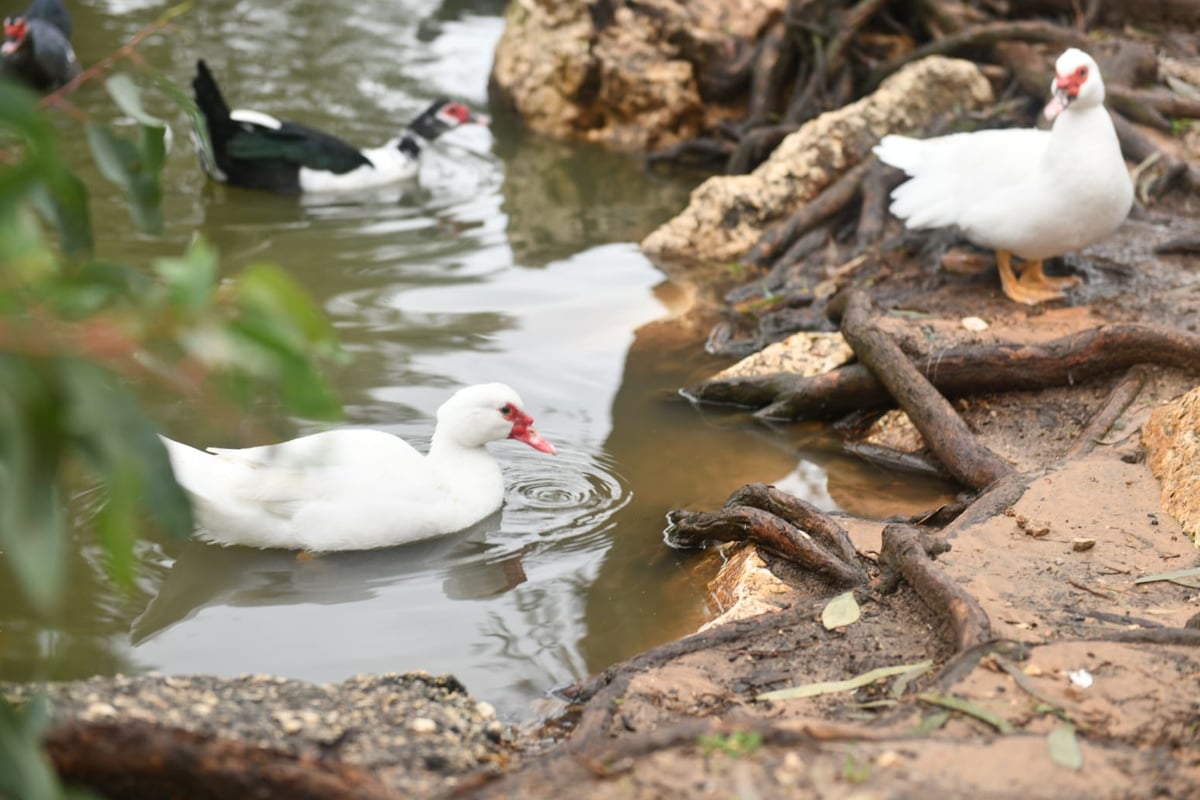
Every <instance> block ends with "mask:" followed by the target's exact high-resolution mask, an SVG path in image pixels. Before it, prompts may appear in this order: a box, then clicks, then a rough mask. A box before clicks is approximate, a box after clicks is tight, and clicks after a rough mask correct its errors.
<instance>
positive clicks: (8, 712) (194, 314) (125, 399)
mask: <svg viewBox="0 0 1200 800" xmlns="http://www.w3.org/2000/svg"><path fill="white" fill-rule="evenodd" d="M157 80H158V81H159V89H160V90H161V91H162V93H163V94H164V95H165V96H166V97H168V98H169V99H170V100H172V101H174V102H175V103H177V104H179V105H180V106H181V107H182V108H183V109H184V111H185V113H187V114H188V115H189V116H190V117H192V118H193V119H194V118H195V113H196V112H195V109H194V107H193V106H191V101H190V99H189V98H187V96H186V95H185V94H184V93H183V92H181V91H180V90H179V89H178V88H177V87H174V86H172V85H170V84H169V83H168V82H165V79H161V78H158V79H157ZM106 87H107V89H108V91H109V94H110V95H111V97H112V98H113V100H114V102H115V103H116V105H117V106H118V107H119V108H120V110H121V111H122V112H123V113H124V114H125V115H127V116H129V117H131V118H133V119H134V120H135V121H136V122H137V135H136V139H130V138H126V137H124V136H122V135H119V134H117V133H115V132H114V131H113V130H112V129H111V128H109V127H107V126H105V125H103V124H100V123H97V122H93V121H87V122H85V123H83V124H85V125H86V126H87V131H86V133H87V142H88V145H89V147H90V149H91V152H92V157H93V158H94V160H95V161H96V164H97V166H98V167H99V169H100V172H101V174H102V175H104V177H105V178H106V179H107V180H109V181H112V182H113V183H114V184H116V185H117V186H119V187H120V188H121V189H122V190H123V191H124V193H125V195H126V197H127V199H128V204H129V209H130V213H131V215H132V217H133V219H134V221H135V223H136V224H137V225H138V227H139V228H140V229H141V230H143V231H144V232H146V233H151V234H153V233H158V232H160V231H161V230H162V225H163V220H162V210H161V203H160V200H161V197H162V185H161V172H162V167H163V164H164V161H165V153H166V124H165V123H164V122H163V121H162V120H160V119H159V118H157V117H155V116H153V115H151V114H149V113H148V112H146V110H145V109H144V107H143V105H142V101H141V94H140V91H139V89H138V86H137V85H136V84H135V82H134V81H133V80H131V79H130V78H128V77H127V76H124V75H121V74H117V75H113V76H112V77H110V78H108V79H107V81H106ZM341 357H342V355H341V351H340V350H339V349H338V347H337V344H336V341H335V338H334V336H333V332H332V328H331V327H330V325H329V324H328V323H327V322H326V321H325V319H324V318H323V316H322V315H321V313H320V311H319V310H318V309H317V308H316V307H315V306H314V305H313V303H312V302H311V301H310V300H309V299H308V298H307V296H306V295H305V293H304V292H303V291H302V290H301V289H300V288H299V287H297V286H296V285H295V284H294V283H293V282H292V281H291V280H290V278H288V276H287V275H286V273H285V272H283V271H282V270H280V269H279V268H277V267H273V266H270V265H266V264H261V265H255V266H251V267H249V268H248V269H246V270H245V271H243V272H242V273H241V274H239V275H237V276H236V277H233V278H226V279H224V280H223V279H222V278H221V277H220V268H219V261H218V255H217V253H216V252H215V250H214V249H213V248H212V247H211V246H210V245H209V244H207V243H206V242H205V241H204V240H202V239H199V238H197V239H195V240H194V241H193V242H192V244H191V245H190V246H189V247H188V249H187V250H186V252H184V253H181V254H180V255H178V256H176V257H173V258H164V259H159V260H157V261H155V262H154V263H152V264H148V265H142V264H124V263H113V262H111V261H103V260H97V259H96V258H94V256H93V236H92V229H91V224H90V221H89V214H88V192H87V189H86V187H85V186H84V185H83V183H82V182H81V181H80V180H79V179H78V178H77V177H76V176H75V175H74V174H73V173H72V172H71V170H70V169H69V168H68V167H67V166H66V163H65V161H64V160H63V159H62V158H61V154H60V145H59V141H58V136H57V133H56V130H55V128H54V126H53V125H52V124H51V123H50V122H49V120H48V119H47V117H46V116H45V114H44V113H43V112H42V111H41V110H40V109H39V108H38V99H37V98H36V97H35V96H34V95H32V94H30V93H29V92H28V91H26V90H25V89H24V88H22V87H19V86H17V85H15V84H12V83H10V82H8V81H6V80H4V79H0V386H3V391H2V392H0V568H2V569H3V570H5V571H6V572H8V573H9V574H10V575H11V576H12V578H13V579H14V580H15V581H16V582H17V585H18V586H19V588H20V589H21V591H22V593H23V594H24V595H25V596H27V597H28V598H29V600H30V602H31V604H32V605H33V606H34V607H35V608H36V609H38V610H39V612H41V613H45V614H49V613H52V612H53V611H54V609H55V607H56V604H57V603H58V601H59V600H60V598H61V597H62V596H63V589H64V582H65V581H66V580H68V576H67V574H66V573H67V568H66V565H67V563H68V562H67V555H68V550H67V548H68V547H70V538H69V525H68V515H67V511H66V504H65V500H66V498H67V496H68V491H69V489H68V480H67V476H69V475H76V474H78V472H79V469H80V468H82V469H83V470H85V471H86V473H88V474H90V475H91V476H92V477H93V478H94V479H95V480H97V481H98V482H99V483H100V484H101V485H102V487H103V488H104V491H105V497H106V499H105V501H104V503H103V505H102V507H101V509H100V511H99V512H98V513H97V515H96V517H95V519H93V520H91V525H90V529H91V531H92V532H93V533H94V535H95V536H96V538H97V540H98V541H99V543H100V544H101V546H102V549H103V550H104V552H105V554H106V556H107V558H106V561H107V563H108V565H109V570H110V573H111V575H112V576H113V578H114V579H115V580H117V581H119V582H123V583H126V584H128V583H130V582H131V581H132V579H133V571H134V546H135V543H136V540H137V539H138V537H139V535H140V532H141V531H143V530H145V529H146V526H147V525H154V526H156V527H157V528H158V529H159V530H161V531H162V532H164V533H166V534H169V535H175V536H181V537H185V536H188V535H190V533H191V527H192V518H191V512H190V509H189V507H188V503H187V498H186V496H185V495H184V493H183V491H182V490H181V489H180V488H179V486H178V485H177V484H176V483H175V480H174V478H173V476H172V474H171V470H170V466H169V462H168V460H167V455H166V451H165V450H164V448H163V446H162V444H161V442H160V441H159V439H158V436H157V430H156V426H155V424H154V421H153V420H152V419H151V418H150V417H149V416H148V415H147V413H146V412H145V410H144V409H143V408H142V407H141V405H140V403H139V402H138V399H137V397H136V395H135V393H134V392H133V391H132V390H131V386H132V385H134V384H138V383H141V384H158V385H162V386H166V387H168V388H170V389H172V390H174V391H177V392H180V393H182V394H183V395H184V396H187V397H191V398H195V399H211V396H222V397H231V398H232V399H233V400H234V401H237V402H241V403H243V404H246V403H249V402H250V400H252V399H253V398H254V397H256V396H259V395H261V394H262V393H264V392H269V393H270V394H271V395H272V396H274V397H277V398H278V399H279V400H280V402H281V403H282V405H283V406H284V407H285V408H286V409H287V410H289V411H292V412H296V413H299V414H303V415H305V416H308V417H315V418H333V417H336V416H337V415H338V414H340V405H339V403H338V401H337V398H336V397H335V395H334V393H333V391H332V390H331V388H330V387H329V385H328V384H327V382H326V381H325V380H324V379H323V378H322V377H321V373H320V371H319V368H318V364H319V363H320V362H322V361H328V360H336V359H340V358H341ZM45 725H46V713H45V710H44V708H42V706H41V705H39V704H37V703H34V704H29V705H27V706H26V707H25V708H24V709H21V710H20V711H18V710H16V709H13V708H11V707H9V706H7V705H6V704H5V703H4V702H3V700H2V699H0V796H9V797H13V798H50V797H64V796H68V795H65V794H63V793H62V791H61V790H60V788H59V787H58V786H57V782H56V781H55V780H54V776H53V772H52V771H51V770H50V767H49V766H48V764H47V763H46V762H45V760H44V758H43V757H42V756H41V753H40V745H39V744H38V742H39V740H40V736H41V734H42V732H43V731H44V729H45Z"/></svg>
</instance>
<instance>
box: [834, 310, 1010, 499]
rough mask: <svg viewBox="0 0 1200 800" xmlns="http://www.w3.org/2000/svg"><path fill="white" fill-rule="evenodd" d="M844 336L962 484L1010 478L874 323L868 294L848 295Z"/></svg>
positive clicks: (1002, 464)
mask: <svg viewBox="0 0 1200 800" xmlns="http://www.w3.org/2000/svg"><path fill="white" fill-rule="evenodd" d="M842 334H843V335H844V336H845V337H846V341H847V342H849V343H850V346H851V347H852V348H854V352H855V354H856V355H857V356H858V358H859V360H860V361H862V362H863V363H864V364H865V365H866V366H867V367H868V368H869V369H870V370H871V372H872V373H874V374H875V377H876V378H878V379H879V381H880V383H882V384H883V385H884V386H886V387H887V389H888V393H889V394H890V395H891V396H892V397H893V398H895V400H896V402H897V403H899V405H900V407H901V408H903V409H904V412H905V413H906V414H908V417H909V419H911V420H912V421H913V424H914V425H916V427H917V430H919V431H920V432H921V436H922V437H924V439H925V442H926V444H928V445H929V449H930V450H932V451H933V453H934V455H936V456H937V457H938V460H939V461H941V462H942V464H943V465H944V466H945V467H946V470H947V471H948V472H949V473H950V474H951V475H953V476H954V477H955V478H956V479H957V480H958V481H960V482H961V483H962V484H963V485H965V486H969V487H971V488H972V489H982V488H984V487H985V486H987V485H989V484H991V483H994V482H995V481H997V480H999V479H1001V478H1004V477H1006V476H1008V475H1010V474H1012V472H1013V468H1012V465H1010V464H1009V463H1008V462H1007V461H1005V460H1003V459H1002V458H1000V457H999V456H997V455H996V454H995V453H993V452H992V451H990V450H988V449H987V448H986V447H984V446H983V445H981V444H979V442H978V441H977V440H976V439H975V435H974V434H973V433H971V430H970V428H968V427H967V424H966V423H965V422H963V420H962V418H961V417H960V416H959V415H958V412H956V411H955V410H954V407H953V406H951V405H950V402H949V401H948V400H946V398H945V397H943V396H942V395H940V394H939V393H938V391H937V389H935V388H934V387H933V385H932V384H931V383H930V382H929V381H928V380H927V379H926V378H925V376H924V375H922V374H921V372H920V371H919V370H918V369H917V368H916V367H914V366H913V365H912V362H910V361H909V360H908V356H906V355H905V354H904V352H903V351H902V350H901V349H900V345H898V344H896V342H895V341H893V340H892V339H891V338H890V337H889V336H888V335H887V334H886V333H884V332H883V331H881V330H880V329H879V328H878V327H877V326H876V325H875V320H874V311H873V308H872V304H871V300H870V298H869V297H868V296H867V295H866V294H865V293H863V292H854V293H853V294H852V295H851V296H850V298H849V301H848V303H847V305H846V315H845V316H844V317H843V318H842Z"/></svg>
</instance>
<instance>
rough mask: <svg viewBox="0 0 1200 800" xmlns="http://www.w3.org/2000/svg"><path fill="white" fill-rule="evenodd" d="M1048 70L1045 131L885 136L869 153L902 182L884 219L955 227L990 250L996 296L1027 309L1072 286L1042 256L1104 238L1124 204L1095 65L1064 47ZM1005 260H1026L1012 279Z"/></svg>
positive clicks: (1124, 184) (1125, 193) (1126, 188)
mask: <svg viewBox="0 0 1200 800" xmlns="http://www.w3.org/2000/svg"><path fill="white" fill-rule="evenodd" d="M1055 72H1056V75H1055V78H1054V82H1053V84H1052V85H1051V92H1052V93H1053V95H1054V96H1053V98H1052V99H1051V101H1050V103H1049V104H1048V105H1047V106H1046V110H1045V114H1046V117H1047V118H1048V119H1052V120H1054V126H1053V128H1052V129H1051V130H1049V131H1042V130H1036V129H1006V130H988V131H977V132H975V133H956V134H951V135H949V136H941V137H937V138H934V139H924V140H921V139H910V138H907V137H904V136H885V137H883V140H882V141H880V143H879V145H878V146H877V147H876V148H875V153H876V155H878V156H879V159H880V160H881V161H883V162H884V163H886V164H890V165H892V166H893V167H898V168H900V169H902V170H904V172H905V173H907V174H908V175H909V176H911V178H910V180H908V181H906V182H905V183H903V184H901V185H900V186H898V187H897V188H896V190H895V191H894V192H892V206H891V210H892V213H893V214H895V215H896V216H898V217H900V218H901V219H904V220H905V224H906V225H907V226H908V227H909V228H937V227H941V226H943V225H957V226H958V227H959V228H960V229H962V232H963V233H964V235H965V236H966V237H967V239H969V240H971V241H972V242H974V243H975V244H977V245H980V246H981V247H988V248H991V249H993V250H995V251H996V263H997V266H998V267H999V269H1000V282H1001V284H1002V286H1003V288H1004V293H1005V294H1006V295H1008V296H1009V297H1010V298H1012V299H1013V300H1016V301H1017V302H1021V303H1027V304H1030V305H1033V304H1035V303H1041V302H1044V301H1046V300H1053V299H1057V298H1060V297H1063V291H1062V290H1063V289H1064V288H1066V287H1068V286H1073V285H1075V284H1076V283H1078V278H1074V277H1070V278H1049V277H1047V276H1046V275H1045V273H1043V272H1042V260H1043V259H1046V258H1050V257H1051V256H1057V255H1062V254H1063V253H1068V252H1071V251H1074V250H1078V249H1080V248H1082V247H1086V246H1088V245H1090V244H1092V243H1094V242H1097V241H1099V240H1101V239H1103V238H1104V237H1106V236H1108V235H1109V234H1110V233H1112V232H1113V231H1114V230H1116V229H1117V227H1118V226H1119V225H1120V224H1121V222H1123V221H1124V219H1125V217H1126V215H1128V213H1129V209H1130V207H1131V205H1132V204H1133V184H1132V182H1131V181H1130V179H1129V173H1128V171H1127V170H1126V168H1125V161H1124V159H1123V158H1122V157H1121V148H1120V145H1119V144H1118V142H1117V134H1116V131H1115V130H1114V129H1113V124H1112V118H1111V117H1109V115H1108V112H1107V111H1106V110H1105V108H1104V81H1103V79H1102V78H1101V77H1100V69H1099V68H1098V67H1097V66H1096V62H1095V61H1093V60H1092V58H1091V56H1089V55H1088V54H1087V53H1084V52H1083V51H1082V50H1077V49H1075V48H1071V49H1070V50H1067V51H1066V52H1065V53H1063V54H1062V55H1061V56H1059V58H1058V61H1057V62H1056V64H1055ZM1013 254H1016V255H1018V256H1020V257H1021V258H1024V259H1026V260H1027V261H1028V262H1029V263H1028V264H1026V266H1025V268H1024V270H1023V272H1022V274H1021V277H1020V278H1019V279H1018V278H1017V277H1016V276H1015V275H1014V274H1013V271H1012V265H1011V258H1012V255H1013Z"/></svg>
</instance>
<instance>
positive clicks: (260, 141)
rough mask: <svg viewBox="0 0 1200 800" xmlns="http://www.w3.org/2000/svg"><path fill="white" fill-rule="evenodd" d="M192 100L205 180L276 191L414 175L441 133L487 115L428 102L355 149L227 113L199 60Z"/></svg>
mask: <svg viewBox="0 0 1200 800" xmlns="http://www.w3.org/2000/svg"><path fill="white" fill-rule="evenodd" d="M192 90H193V91H194V93H195V97H196V105H197V106H198V107H199V109H200V113H201V114H202V115H203V116H204V120H205V123H206V127H207V128H208V142H207V144H208V145H211V149H210V148H209V147H207V146H206V143H204V142H203V138H202V137H197V138H198V144H197V150H198V152H199V156H200V165H201V166H202V167H203V168H204V171H205V172H206V173H207V174H208V175H209V177H211V178H212V179H213V180H216V181H220V182H221V183H227V184H229V185H230V186H240V187H243V188H246V189H265V190H267V191H272V192H277V193H279V194H300V193H302V192H345V191H355V190H361V189H374V188H378V187H381V186H387V185H390V184H393V183H398V182H400V181H404V180H407V179H409V178H412V177H414V176H415V175H416V174H417V161H418V158H419V156H420V154H421V149H422V147H424V146H425V145H426V144H428V143H429V142H432V141H433V140H434V139H436V138H437V137H439V136H441V135H442V134H443V133H445V132H446V131H449V130H451V129H453V128H457V127H458V126H459V125H465V124H469V123H475V124H481V125H486V124H487V122H488V120H487V117H484V116H480V115H476V114H473V113H472V112H471V111H470V110H469V109H467V107H466V106H463V105H462V104H460V103H454V102H451V101H449V100H445V99H442V100H436V101H434V103H433V104H432V105H431V106H429V108H427V109H425V111H423V112H422V113H421V115H420V116H418V117H417V118H416V119H415V120H413V121H412V122H411V123H410V124H409V125H408V127H407V128H406V129H405V130H404V131H403V132H402V133H401V134H400V136H399V137H397V138H395V139H392V140H391V141H389V142H386V143H385V144H383V145H382V146H380V147H374V148H368V149H364V150H360V149H358V148H357V147H354V146H353V145H351V144H348V143H346V142H344V141H342V140H341V139H339V138H337V137H336V136H332V135H330V134H328V133H324V132H322V131H318V130H314V129H312V128H309V127H306V126H304V125H299V124H297V123H295V122H285V121H283V120H278V119H276V118H275V117H272V116H270V115H269V114H264V113H262V112H261V111H249V110H245V109H235V110H233V111H230V110H229V106H228V105H227V104H226V103H225V98H224V97H222V95H221V90H220V88H218V86H217V82H216V81H215V80H214V79H213V76H212V73H211V72H210V71H209V69H208V66H207V65H206V64H205V63H204V61H202V60H201V61H197V62H196V78H195V79H194V80H193V81H192Z"/></svg>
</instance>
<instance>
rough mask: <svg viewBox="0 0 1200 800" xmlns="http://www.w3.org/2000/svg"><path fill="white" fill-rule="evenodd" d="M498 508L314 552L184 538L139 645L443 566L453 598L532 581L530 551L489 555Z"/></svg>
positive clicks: (375, 587) (139, 626) (364, 590)
mask: <svg viewBox="0 0 1200 800" xmlns="http://www.w3.org/2000/svg"><path fill="white" fill-rule="evenodd" d="M501 516H502V512H501V511H496V512H495V513H493V514H492V515H490V516H489V517H487V518H485V519H483V520H481V521H480V522H478V523H476V524H475V525H473V526H471V527H470V528H467V529H465V530H462V531H458V532H457V533H451V534H448V535H445V536H440V537H437V538H434V539H427V540H424V541H420V542H414V543H412V544H407V545H401V546H398V547H388V548H381V549H377V550H358V551H349V552H340V553H325V554H321V555H310V554H307V553H296V552H294V551H286V550H258V549H254V548H248V547H220V546H214V545H211V544H206V543H203V542H198V541H193V542H187V543H184V544H183V545H182V546H181V547H180V548H179V549H178V551H177V552H174V553H173V555H174V563H173V564H172V565H171V566H170V568H169V569H168V571H167V573H166V577H165V578H164V580H163V582H162V585H161V586H160V587H159V590H158V594H157V595H156V596H155V597H154V598H153V599H152V600H151V601H150V603H149V604H148V605H147V606H146V609H145V610H144V611H143V612H142V613H141V614H140V615H139V616H138V617H137V618H136V619H134V621H133V625H132V628H131V631H130V634H131V638H132V642H133V644H134V645H135V646H136V645H140V644H143V643H145V642H147V641H149V640H151V639H152V638H153V637H155V636H157V635H158V634H160V633H162V632H163V631H165V630H167V629H168V628H170V627H172V626H174V625H176V624H177V623H179V622H182V621H184V620H186V619H189V618H191V617H194V616H196V615H197V614H199V613H200V612H201V611H203V610H204V609H207V608H217V607H221V606H225V607H230V608H248V607H255V606H283V605H295V604H319V605H338V604H343V603H366V602H370V601H371V600H372V599H373V598H375V597H377V596H378V595H380V594H381V593H384V592H385V591H386V590H387V588H388V587H390V586H393V585H396V584H400V583H403V582H405V581H410V580H413V579H416V578H418V577H421V576H425V575H427V574H428V573H430V572H437V571H444V576H443V580H442V591H443V593H444V595H445V596H446V597H447V598H448V599H451V600H481V599H484V598H488V597H495V596H498V595H501V594H504V593H505V592H507V591H509V590H511V589H513V588H515V587H517V586H519V585H521V584H522V583H524V582H525V580H526V577H525V570H524V567H523V566H522V563H521V559H522V557H523V556H524V553H523V552H516V553H507V554H503V555H500V556H499V557H496V556H492V555H490V551H492V550H494V549H496V548H497V547H498V545H492V544H488V543H487V541H486V539H487V537H488V535H489V534H492V533H496V532H498V531H499V529H500V519H501Z"/></svg>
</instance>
